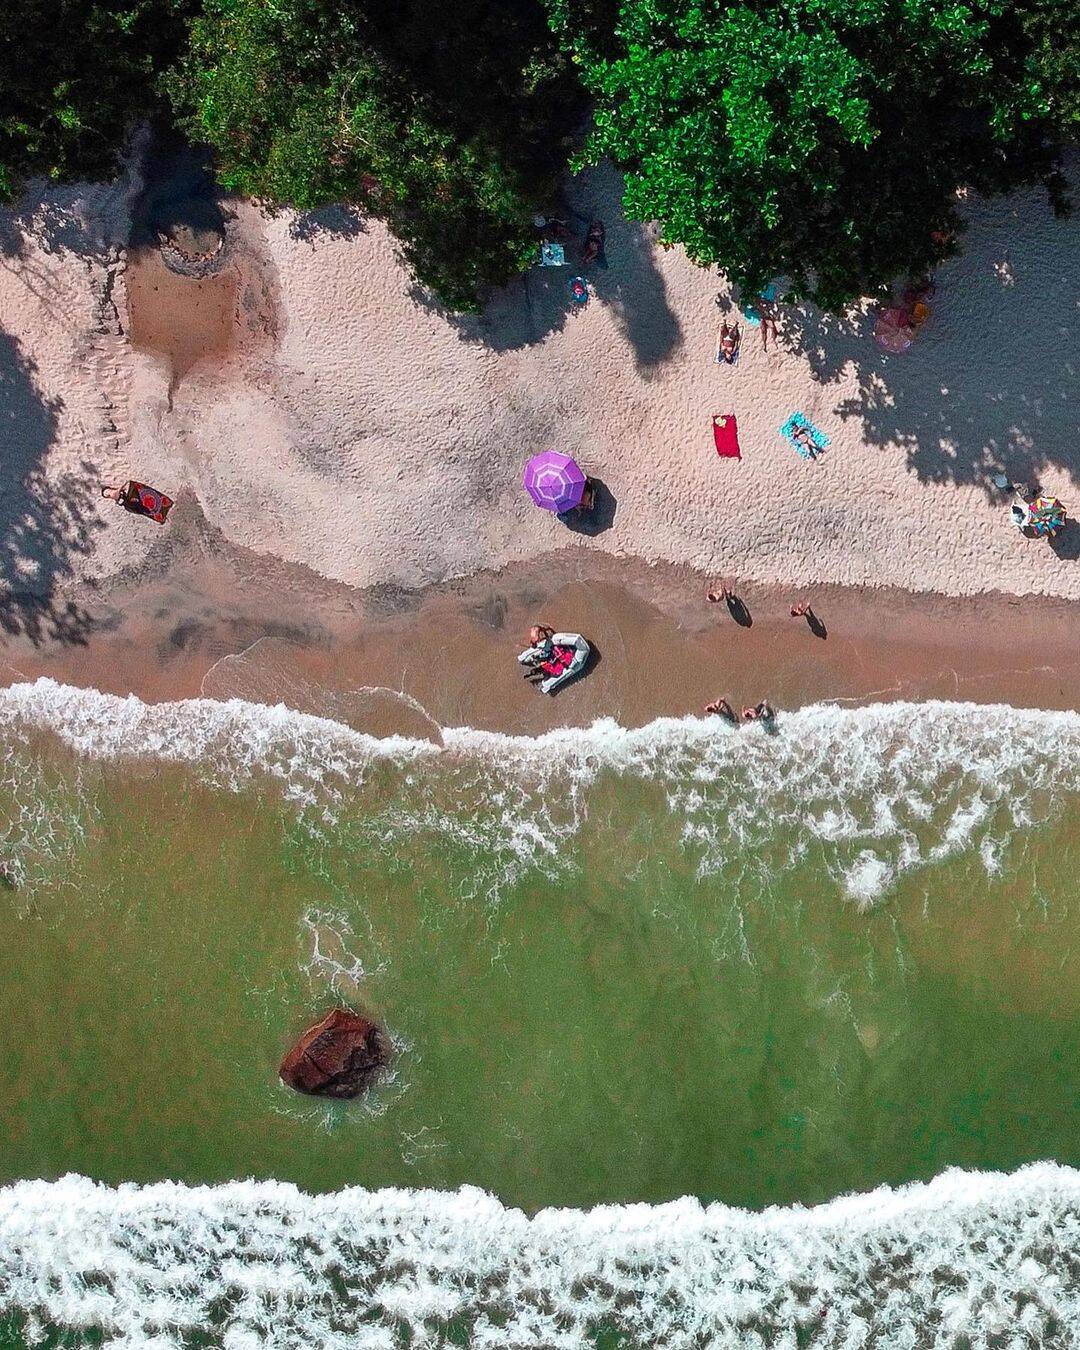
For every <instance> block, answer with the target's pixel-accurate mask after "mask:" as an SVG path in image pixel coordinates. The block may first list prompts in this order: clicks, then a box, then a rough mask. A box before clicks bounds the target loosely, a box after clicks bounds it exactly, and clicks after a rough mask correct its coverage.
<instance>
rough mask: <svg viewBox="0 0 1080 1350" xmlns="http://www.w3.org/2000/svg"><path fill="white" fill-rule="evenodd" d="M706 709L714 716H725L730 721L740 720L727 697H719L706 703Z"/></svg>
mask: <svg viewBox="0 0 1080 1350" xmlns="http://www.w3.org/2000/svg"><path fill="white" fill-rule="evenodd" d="M705 711H706V713H708V714H709V715H710V716H713V717H725V718H727V720H728V721H729V722H738V720H739V719H738V718H737V717H736V716H735V709H734V708H733V707H732V706H731V704H730V703H729V702H728V701H727V699H726V698H718V699H716V701H715V702H713V703H706V704H705Z"/></svg>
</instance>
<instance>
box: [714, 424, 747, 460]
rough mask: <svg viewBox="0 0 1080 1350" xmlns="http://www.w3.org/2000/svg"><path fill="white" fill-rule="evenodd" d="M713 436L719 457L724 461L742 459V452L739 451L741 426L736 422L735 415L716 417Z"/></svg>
mask: <svg viewBox="0 0 1080 1350" xmlns="http://www.w3.org/2000/svg"><path fill="white" fill-rule="evenodd" d="M712 434H713V442H714V444H715V445H716V453H717V454H718V455H720V456H721V457H722V458H724V459H742V451H741V450H740V449H739V424H738V422H736V420H735V414H734V413H728V414H727V415H726V416H724V417H714V418H713V420H712Z"/></svg>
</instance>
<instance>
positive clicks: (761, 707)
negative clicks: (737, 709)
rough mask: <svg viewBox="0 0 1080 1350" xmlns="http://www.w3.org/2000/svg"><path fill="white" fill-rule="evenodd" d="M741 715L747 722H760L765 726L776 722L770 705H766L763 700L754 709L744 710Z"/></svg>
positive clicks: (774, 713)
mask: <svg viewBox="0 0 1080 1350" xmlns="http://www.w3.org/2000/svg"><path fill="white" fill-rule="evenodd" d="M742 715H743V718H744V720H745V721H747V722H762V723H763V724H765V725H766V726H768V725H769V724H770V723H772V722H774V721H775V720H776V712H775V710H774V709H773V706H772V704H771V703H767V702H766V701H765V699H762V700H761V702H760V703H759V704H758V705H757V707H756V708H744V709H743V710H742Z"/></svg>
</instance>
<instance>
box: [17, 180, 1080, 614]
mask: <svg viewBox="0 0 1080 1350" xmlns="http://www.w3.org/2000/svg"><path fill="white" fill-rule="evenodd" d="M138 186H139V184H138V182H137V181H135V180H134V179H130V180H126V181H125V182H122V183H119V184H117V185H114V186H112V187H109V188H93V189H85V190H66V191H64V192H58V191H55V190H54V191H50V192H46V193H42V194H39V195H38V196H37V197H34V198H31V199H29V200H28V201H27V202H26V203H24V204H23V205H22V207H20V209H19V210H18V211H16V212H8V213H6V214H4V215H3V216H2V217H0V250H2V255H0V261H2V263H3V267H2V270H0V426H2V428H3V435H4V440H5V454H4V457H3V463H2V466H0V473H2V479H0V492H2V495H0V581H2V582H3V584H4V586H5V589H6V590H7V592H8V594H9V596H15V597H21V599H18V601H17V603H18V605H19V606H20V608H19V610H18V616H17V619H13V620H12V621H11V622H22V621H29V620H32V621H34V622H37V623H39V624H45V625H48V624H53V625H56V624H58V623H60V624H62V623H63V622H64V617H63V616H64V605H63V600H62V597H63V594H64V590H65V587H66V586H68V585H69V584H71V583H73V582H75V581H78V580H86V579H94V578H96V579H105V578H108V577H110V576H116V575H118V574H121V573H122V574H124V575H129V576H130V575H131V574H132V570H133V569H135V570H140V569H146V568H151V569H155V570H156V569H161V568H166V567H167V566H168V558H169V550H170V547H171V544H170V530H171V529H172V527H173V522H176V523H177V524H178V525H180V526H182V524H183V521H184V519H185V517H187V518H188V519H198V518H199V516H200V514H201V515H202V516H204V517H205V519H206V521H207V522H209V524H210V525H211V526H213V527H215V528H216V529H217V530H219V531H220V532H221V534H222V535H224V537H225V538H226V539H227V540H229V541H231V542H232V543H235V544H237V545H240V546H243V547H246V548H250V549H254V550H256V551H257V552H261V553H271V554H273V555H275V556H277V557H280V558H282V559H284V560H286V561H289V562H294V563H302V564H304V565H306V566H308V567H311V568H313V569H315V571H317V572H319V573H320V574H322V575H323V576H325V577H327V578H330V579H332V580H337V581H342V582H346V583H348V584H350V585H354V586H368V585H372V584H376V583H392V584H398V585H406V586H417V585H422V584H425V583H428V582H433V581H437V580H442V579H445V578H447V577H450V576H456V575H460V574H464V573H468V572H471V571H475V570H478V569H481V568H492V567H498V566H501V565H503V564H505V563H508V562H511V561H519V560H523V559H527V558H530V557H533V556H536V555H540V554H544V553H547V552H549V551H550V550H551V549H552V548H554V547H561V546H565V547H566V548H568V549H580V548H592V549H604V550H608V551H610V552H613V553H618V554H632V555H636V556H638V557H641V558H644V559H646V560H649V561H654V560H663V561H670V562H681V563H686V564H689V565H691V566H693V567H695V568H698V569H701V570H703V571H706V572H712V573H727V574H731V575H735V576H738V577H740V578H742V579H745V580H753V581H759V582H766V583H767V582H793V583H800V584H802V583H810V582H814V581H820V582H830V583H839V584H856V585H858V584H862V585H889V586H898V587H903V588H906V589H909V590H934V591H941V592H945V593H948V594H954V595H963V594H970V593H976V592H983V591H990V590H1001V591H1008V592H1013V593H1017V594H1030V593H1040V594H1047V595H1057V596H1063V597H1069V598H1080V561H1078V558H1080V527H1075V526H1074V527H1071V528H1070V530H1069V531H1067V532H1066V534H1065V535H1064V536H1063V537H1062V538H1061V539H1059V540H1058V541H1056V542H1055V544H1054V545H1053V546H1051V545H1050V544H1047V543H1045V542H1032V541H1029V540H1025V539H1024V538H1023V537H1022V536H1020V535H1019V533H1018V532H1017V531H1016V529H1015V527H1014V526H1013V525H1012V523H1011V521H1010V519H1009V515H1008V511H1007V503H1006V501H1005V499H1004V498H1003V496H1002V494H1001V493H999V492H998V490H997V489H996V488H994V487H993V486H992V484H991V483H990V481H989V474H990V473H991V472H992V471H993V470H994V469H995V468H997V467H999V466H1000V467H1003V468H1004V469H1005V470H1006V471H1007V472H1008V474H1009V475H1010V477H1012V478H1024V477H1028V478H1032V479H1033V480H1036V481H1038V482H1040V483H1041V484H1042V485H1043V487H1044V488H1045V489H1046V490H1047V491H1049V492H1052V493H1056V494H1058V495H1060V496H1061V497H1062V498H1063V499H1064V500H1065V501H1066V503H1067V504H1069V505H1071V506H1073V507H1074V508H1075V509H1076V511H1077V512H1078V514H1080V491H1078V484H1080V449H1078V448H1077V444H1076V438H1075V406H1076V398H1077V394H1078V392H1080V390H1078V382H1077V360H1078V356H1077V352H1078V351H1080V343H1078V340H1077V339H1078V336H1080V333H1078V314H1077V309H1078V296H1080V220H1077V219H1074V220H1072V221H1056V220H1054V219H1053V217H1052V215H1051V213H1050V211H1049V209H1048V207H1047V205H1046V203H1045V200H1044V199H1043V198H1042V196H1041V195H1040V194H1039V193H1031V194H1026V195H1021V196H1017V197H1013V198H1009V199H1004V200H998V201H995V202H991V203H985V202H975V203H971V204H970V208H969V211H968V214H969V217H970V229H969V230H968V232H967V235H966V237H965V239H964V246H963V252H962V255H961V256H960V257H959V258H957V259H955V260H953V261H952V262H950V263H949V264H947V265H946V266H945V267H943V268H942V269H941V272H940V275H939V277H938V279H937V280H938V289H937V294H936V296H935V297H934V300H933V314H932V317H931V318H930V320H929V322H928V323H927V325H926V327H925V328H924V330H923V332H922V333H921V334H920V336H919V338H918V340H917V342H916V343H915V345H914V347H913V348H912V349H911V350H910V351H909V352H907V353H905V354H903V355H887V354H886V353H884V352H882V351H880V350H879V349H878V347H877V346H876V344H875V343H874V342H873V340H872V338H871V336H870V328H871V326H872V325H871V323H870V322H869V321H868V319H867V316H865V315H860V316H857V317H856V318H854V319H852V320H851V321H848V322H840V321H837V320H834V319H830V318H827V317H824V316H822V315H820V314H819V313H817V312H816V311H813V310H810V311H808V312H788V313H787V314H786V316H785V319H784V322H783V326H782V333H781V343H780V347H779V349H778V350H776V351H769V352H768V353H766V352H764V351H763V350H762V349H761V345H760V342H759V339H758V334H757V332H756V331H754V330H752V329H748V328H744V332H743V339H744V340H743V350H742V356H741V360H740V363H739V365H738V366H737V367H736V368H735V369H729V368H727V367H720V366H717V365H716V364H715V363H714V360H713V350H714V336H715V331H716V326H717V321H718V318H719V310H718V309H717V306H716V304H715V303H714V301H715V298H716V296H717V293H718V291H719V293H720V300H721V304H722V305H724V306H726V305H728V303H729V299H728V296H727V294H726V291H725V290H724V288H723V286H722V279H721V278H719V277H718V276H717V275H716V274H715V273H710V272H707V271H702V270H700V269H697V268H695V267H693V266H692V265H691V264H689V263H688V262H687V260H686V259H685V257H684V256H683V255H682V253H681V251H680V250H676V249H672V250H670V251H663V250H660V249H657V248H656V247H654V245H653V244H652V243H651V242H650V239H649V237H648V234H647V231H645V230H642V229H641V228H640V227H637V226H634V225H630V224H628V223H626V222H625V221H623V219H622V217H621V215H620V213H619V212H618V210H617V205H616V203H617V197H618V182H617V179H616V177H615V175H614V174H613V173H611V172H610V171H598V172H596V173H593V174H591V175H587V176H584V177H582V178H581V179H580V180H578V182H577V184H576V186H575V197H574V202H573V204H574V206H575V207H576V209H577V210H578V211H580V213H581V216H582V218H583V219H586V220H587V219H588V218H589V217H590V216H593V215H598V216H601V217H603V218H604V219H605V221H606V223H607V226H608V239H607V258H608V262H609V266H608V267H607V268H606V269H591V270H590V272H589V281H590V286H591V290H592V294H591V298H590V300H589V302H588V304H587V306H585V307H584V308H583V309H580V310H579V309H577V308H576V307H575V306H572V304H571V302H570V298H569V292H568V280H569V276H570V275H571V271H572V269H568V270H564V271H555V270H544V271H541V270H534V271H533V272H531V273H530V274H529V275H528V276H527V277H525V278H524V279H523V280H522V281H521V282H520V283H518V284H516V285H514V286H513V287H511V288H510V289H509V290H507V291H506V292H505V293H503V294H500V295H498V296H496V297H494V298H493V299H492V301H491V303H490V305H489V307H488V309H487V310H486V312H485V314H484V315H483V316H482V317H480V318H477V319H469V320H456V319H453V318H451V317H449V316H446V315H444V314H442V313H440V312H439V311H438V310H436V309H434V308H433V307H431V306H430V305H428V304H426V303H425V301H424V299H423V297H420V296H418V295H416V294H415V291H414V288H413V287H412V285H411V282H410V279H409V276H408V274H407V273H406V271H405V270H404V269H403V268H402V267H401V265H400V263H399V262H398V261H397V259H396V257H395V251H394V246H393V241H392V240H391V239H390V238H389V237H388V236H387V233H386V232H385V230H384V229H383V228H382V226H381V225H380V224H379V223H378V222H375V221H361V220H358V219H356V218H354V217H352V216H350V215H349V214H348V213H346V212H344V211H341V210H334V211H329V212H324V213H321V214H320V215H318V216H315V217H306V218H302V219H297V218H296V217H294V216H292V215H289V214H284V215H279V216H276V217H272V218H268V217H264V216H263V215H261V214H260V213H259V212H257V211H256V210H255V209H254V208H253V207H251V206H250V205H247V204H244V203H230V204H228V212H229V215H230V219H229V221H228V226H227V238H228V243H227V247H226V250H225V252H224V254H223V261H222V264H221V267H220V268H219V270H218V271H217V272H216V273H214V274H213V275H211V276H210V277H206V278H203V279H201V280H194V279H189V278H180V277H176V276H174V275H173V274H172V273H170V272H169V271H168V269H167V268H166V267H165V266H164V265H163V263H162V261H161V258H160V256H159V255H158V253H157V251H156V249H154V248H151V247H147V246H146V245H143V246H141V247H137V248H136V247H132V248H127V247H125V242H126V239H127V226H128V217H129V213H130V210H131V207H132V203H133V201H134V200H135V194H136V191H137V189H138ZM795 410H800V411H802V412H804V413H805V414H806V415H807V416H808V417H810V418H811V419H812V420H813V421H814V422H816V423H817V424H818V426H820V427H821V429H822V430H823V431H825V432H826V433H827V435H828V436H829V437H830V438H831V445H830V447H829V449H828V451H827V453H826V454H825V455H824V457H823V458H822V459H821V460H820V461H818V462H816V463H806V462H804V461H803V460H801V459H800V458H799V457H798V456H797V455H796V454H795V452H794V451H793V450H792V449H791V448H790V446H789V445H788V444H787V443H786V442H785V441H784V440H782V439H781V438H780V436H779V435H778V428H779V426H780V425H781V423H782V422H783V421H784V420H785V419H786V418H787V417H788V415H789V414H790V413H791V412H793V411H795ZM726 412H735V413H736V414H737V416H738V420H739V427H740V435H741V442H742V447H743V459H742V460H741V462H734V461H728V460H720V459H718V458H717V456H716V455H715V453H714V450H713V447H712V438H711V429H710V428H711V417H712V415H713V414H714V413H726ZM548 446H557V447H559V448H561V449H564V450H567V451H569V452H570V453H572V454H574V455H576V456H577V457H578V458H579V459H580V460H581V462H582V464H583V465H584V466H585V467H586V468H587V470H588V471H589V472H590V473H592V474H594V475H596V476H597V477H599V478H600V479H601V480H602V481H603V483H604V484H605V485H606V487H607V489H608V490H609V492H610V494H611V497H612V498H613V499H614V511H613V517H612V518H611V521H610V528H607V529H604V530H603V531H602V532H600V533H598V534H596V535H595V536H592V537H589V536H583V535H578V534H571V533H570V532H569V531H568V530H566V529H565V528H564V527H563V526H562V525H560V524H559V523H558V522H557V521H555V520H554V519H552V518H551V517H550V516H548V515H547V514H546V513H544V512H540V511H538V510H536V509H535V508H533V507H532V506H531V504H530V503H529V502H528V500H527V498H526V497H525V495H524V493H523V491H522V489H521V486H520V474H521V468H522V465H523V462H524V460H525V459H526V458H527V457H528V455H529V454H531V453H532V452H534V451H535V450H538V449H542V448H545V447H548ZM129 472H130V473H132V474H135V475H136V476H139V477H144V478H145V479H147V480H148V481H152V482H154V483H155V484H157V485H159V486H160V487H162V488H163V489H165V490H166V491H169V492H172V493H173V494H174V495H177V496H178V497H179V505H178V506H177V508H176V511H175V512H174V515H173V517H172V521H171V522H170V526H169V527H167V528H166V530H164V531H162V530H159V529H157V528H156V527H154V526H152V525H150V524H149V523H147V522H143V521H139V520H135V519H131V518H128V517H126V516H124V515H123V513H121V512H118V511H117V510H116V509H115V508H113V507H110V506H108V504H107V503H100V502H99V501H98V498H97V482H98V480H99V479H101V478H107V477H114V478H115V477H123V476H126V474H127V473H129ZM103 506H104V507H107V509H104V510H103V509H102V507H103ZM12 603H16V601H15V600H13V601H12ZM9 627H10V623H9Z"/></svg>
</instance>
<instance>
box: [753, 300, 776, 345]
mask: <svg viewBox="0 0 1080 1350" xmlns="http://www.w3.org/2000/svg"><path fill="white" fill-rule="evenodd" d="M757 311H758V314H759V315H760V316H761V345H762V346H763V347H764V348H765V350H766V351H768V350H769V332H770V331H771V332H772V340H773V346H774V347H775V346H776V301H775V300H766V299H765V297H764V296H761V297H760V298H759V300H758V302H757Z"/></svg>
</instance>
